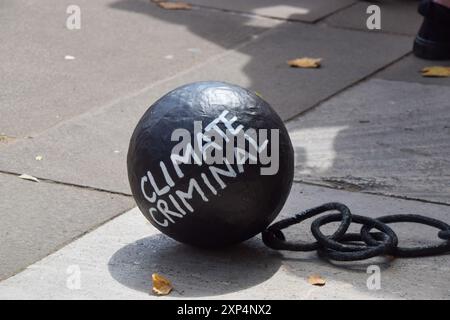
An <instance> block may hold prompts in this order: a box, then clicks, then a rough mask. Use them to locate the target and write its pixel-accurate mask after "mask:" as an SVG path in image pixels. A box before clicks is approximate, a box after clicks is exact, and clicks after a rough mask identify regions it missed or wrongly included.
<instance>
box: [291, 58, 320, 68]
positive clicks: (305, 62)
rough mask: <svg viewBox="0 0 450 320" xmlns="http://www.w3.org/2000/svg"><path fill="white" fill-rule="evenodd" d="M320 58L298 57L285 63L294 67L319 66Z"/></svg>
mask: <svg viewBox="0 0 450 320" xmlns="http://www.w3.org/2000/svg"><path fill="white" fill-rule="evenodd" d="M321 61H322V59H321V58H307V57H305V58H298V59H293V60H289V61H288V62H287V63H288V65H290V66H291V67H294V68H319V67H320V62H321Z"/></svg>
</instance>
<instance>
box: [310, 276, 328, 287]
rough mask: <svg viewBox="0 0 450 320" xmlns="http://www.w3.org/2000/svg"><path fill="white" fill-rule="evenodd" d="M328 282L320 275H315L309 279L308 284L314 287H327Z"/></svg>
mask: <svg viewBox="0 0 450 320" xmlns="http://www.w3.org/2000/svg"><path fill="white" fill-rule="evenodd" d="M326 282H327V281H326V280H325V279H324V278H322V277H321V276H320V275H318V274H313V275H311V276H309V277H308V283H309V284H312V285H313V286H319V287H322V286H324V285H325V283H326Z"/></svg>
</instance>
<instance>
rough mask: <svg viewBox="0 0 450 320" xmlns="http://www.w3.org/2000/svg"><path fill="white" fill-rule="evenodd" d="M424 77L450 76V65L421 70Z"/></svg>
mask: <svg viewBox="0 0 450 320" xmlns="http://www.w3.org/2000/svg"><path fill="white" fill-rule="evenodd" d="M421 72H422V77H441V78H442V77H450V67H441V66H432V67H425V68H423V69H422V70H421Z"/></svg>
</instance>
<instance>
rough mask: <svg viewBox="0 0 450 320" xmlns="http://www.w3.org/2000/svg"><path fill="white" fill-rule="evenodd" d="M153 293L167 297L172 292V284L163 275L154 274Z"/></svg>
mask: <svg viewBox="0 0 450 320" xmlns="http://www.w3.org/2000/svg"><path fill="white" fill-rule="evenodd" d="M152 282H153V292H154V293H155V294H157V295H159V296H165V295H168V294H169V293H170V291H172V284H171V283H170V281H169V280H167V279H166V278H164V277H163V276H162V275H160V274H157V273H154V274H152Z"/></svg>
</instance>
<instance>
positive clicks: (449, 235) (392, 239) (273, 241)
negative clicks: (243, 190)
mask: <svg viewBox="0 0 450 320" xmlns="http://www.w3.org/2000/svg"><path fill="white" fill-rule="evenodd" d="M331 210H336V211H339V212H340V213H338V214H328V215H325V216H322V217H319V218H317V219H316V220H314V221H313V223H312V224H311V232H312V234H313V236H314V238H315V239H316V240H317V242H312V243H299V242H291V241H287V240H286V238H285V236H284V234H283V232H282V231H281V230H282V229H285V228H287V227H289V226H291V225H293V224H297V223H300V222H302V221H304V220H306V219H308V218H311V217H314V216H316V215H319V214H321V213H324V212H326V211H331ZM337 221H340V222H341V224H340V225H339V227H338V229H337V230H336V231H335V232H334V233H333V234H332V235H331V236H326V235H324V234H323V233H322V231H321V230H320V227H321V226H323V225H325V224H328V223H331V222H337ZM352 222H354V223H358V224H361V225H362V228H361V231H360V233H359V234H357V233H346V232H347V230H348V228H349V226H350V224H351V223H352ZM397 222H412V223H420V224H425V225H428V226H431V227H435V228H437V229H439V230H440V231H439V233H438V237H439V238H440V239H442V240H444V241H443V242H442V243H440V244H437V245H428V246H421V247H412V248H402V247H398V237H397V235H396V233H395V232H394V231H393V230H392V229H391V228H390V227H389V226H388V224H389V223H397ZM372 229H377V230H379V231H381V232H370V231H371V230H372ZM262 238H263V242H264V243H265V244H266V245H267V246H268V247H270V248H272V249H277V250H289V251H314V250H317V252H318V253H319V255H321V256H324V257H327V258H328V259H332V260H337V261H356V260H364V259H369V258H372V257H375V256H379V255H391V256H394V257H421V256H429V255H438V254H444V253H448V252H450V225H448V224H447V223H445V222H443V221H440V220H436V219H433V218H429V217H425V216H420V215H414V214H398V215H390V216H383V217H379V218H370V217H365V216H360V215H352V214H351V213H350V210H349V209H348V207H346V206H345V205H343V204H341V203H337V202H332V203H326V204H323V205H321V206H319V207H315V208H312V209H308V210H306V211H304V212H301V213H299V214H296V215H295V216H294V217H291V218H287V219H283V220H280V221H278V222H276V223H274V224H273V225H271V226H270V227H268V228H267V229H266V230H265V231H263V233H262Z"/></svg>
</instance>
